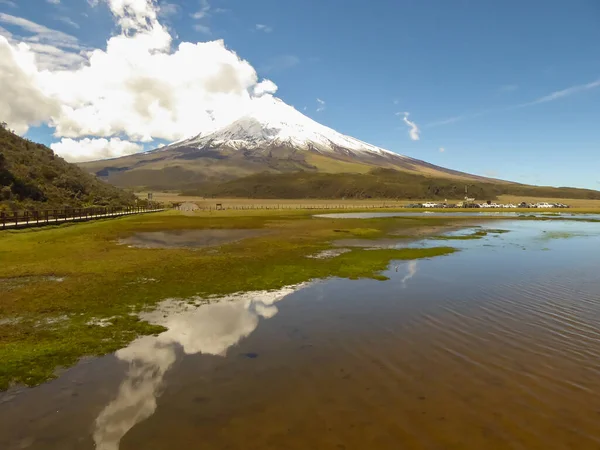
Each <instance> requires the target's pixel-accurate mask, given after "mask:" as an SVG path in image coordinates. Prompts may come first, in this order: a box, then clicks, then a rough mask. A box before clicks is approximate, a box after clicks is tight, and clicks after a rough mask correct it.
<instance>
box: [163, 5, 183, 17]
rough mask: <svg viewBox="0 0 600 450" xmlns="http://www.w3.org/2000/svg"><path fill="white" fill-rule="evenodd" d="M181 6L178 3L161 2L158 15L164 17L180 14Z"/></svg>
mask: <svg viewBox="0 0 600 450" xmlns="http://www.w3.org/2000/svg"><path fill="white" fill-rule="evenodd" d="M180 9H181V7H180V6H179V5H178V4H177V3H168V2H161V3H159V5H158V15H159V16H163V17H169V16H174V15H176V14H179V10H180Z"/></svg>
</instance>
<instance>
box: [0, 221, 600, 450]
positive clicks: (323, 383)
mask: <svg viewBox="0 0 600 450" xmlns="http://www.w3.org/2000/svg"><path fill="white" fill-rule="evenodd" d="M492 226H493V227H494V228H503V229H507V230H510V232H509V233H505V234H490V235H488V236H486V237H484V238H483V239H480V240H475V241H448V242H449V243H451V245H456V246H458V247H459V248H460V249H461V251H460V252H458V253H455V254H453V255H449V256H444V257H439V258H433V259H429V260H419V261H410V262H403V263H392V264H391V266H390V268H389V269H388V270H387V271H386V273H385V275H387V276H388V277H390V280H388V281H385V282H380V281H373V280H357V281H350V280H341V279H330V280H325V281H317V282H313V283H310V284H307V285H303V286H297V287H290V288H287V289H284V290H281V291H278V292H271V293H264V292H263V293H260V292H259V293H251V294H247V295H233V296H230V297H228V298H225V299H222V300H221V301H219V302H213V303H210V304H202V301H201V300H200V299H186V301H185V302H183V303H173V302H166V303H164V304H163V305H162V310H161V311H160V312H159V313H156V314H154V316H150V317H149V319H150V320H154V321H159V322H161V323H164V324H165V325H166V326H167V327H168V328H169V331H167V332H165V333H163V334H161V335H159V336H157V337H154V336H147V337H143V338H141V339H139V340H137V341H135V342H133V343H132V344H131V345H130V346H128V347H127V348H125V349H122V350H120V351H119V352H117V353H116V354H115V355H109V356H106V357H103V358H98V359H92V358H90V359H87V360H85V361H82V362H81V363H80V364H78V365H77V366H75V367H73V368H71V369H68V370H66V371H64V373H62V374H61V376H60V377H59V378H58V379H57V380H54V381H52V382H50V383H47V384H44V385H42V386H39V387H37V388H34V389H13V390H11V391H9V392H7V393H4V394H0V419H1V420H0V448H3V449H4V448H7V449H20V448H28V449H61V450H67V449H93V448H97V449H101V450H116V449H149V450H150V449H165V448H176V449H197V448H207V449H306V448H314V449H365V448H376V449H394V450H397V449H473V450H475V449H477V450H480V449H528V450H530V449H534V450H535V449H540V450H541V449H544V450H546V449H550V448H552V449H598V448H600V427H598V420H599V418H600V395H599V393H600V330H599V325H598V323H599V320H600V277H598V275H597V273H598V267H600V252H599V251H598V249H599V248H600V236H599V234H600V227H599V226H598V225H597V224H594V223H587V222H563V221H552V222H546V221H544V222H524V221H503V222H498V221H494V223H493V224H492V225H490V227H492ZM485 227H486V226H485V225H484V228H485ZM468 232H469V230H464V231H461V232H458V231H457V232H455V233H468ZM439 243H440V241H422V242H417V243H412V244H411V245H424V246H426V245H439ZM190 303H193V304H190Z"/></svg>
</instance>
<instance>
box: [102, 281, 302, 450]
mask: <svg viewBox="0 0 600 450" xmlns="http://www.w3.org/2000/svg"><path fill="white" fill-rule="evenodd" d="M305 285H306V284H304V285H298V286H290V287H285V288H282V289H280V290H277V291H255V292H247V293H244V294H233V295H230V296H227V297H223V298H220V299H217V300H218V301H213V302H212V303H209V304H205V305H202V306H200V307H198V306H196V305H190V304H189V303H188V302H184V301H181V300H166V301H164V302H162V303H160V304H159V306H158V308H157V309H156V310H155V311H153V312H151V313H146V314H143V315H142V318H143V319H144V320H147V321H149V322H151V323H155V324H158V325H163V326H164V327H166V328H168V330H167V331H165V332H164V333H162V334H160V335H158V336H144V337H141V338H139V339H136V340H135V341H134V342H132V343H131V344H130V345H129V346H128V347H126V348H123V349H121V350H119V351H117V352H116V356H117V358H119V359H120V360H122V361H127V362H129V364H130V365H129V371H128V372H127V376H126V378H125V380H124V381H123V382H122V383H121V386H120V387H119V391H118V393H117V396H116V398H115V399H114V400H113V401H111V402H110V403H109V404H108V405H107V406H106V408H104V410H103V411H102V412H101V413H100V415H99V416H98V418H97V419H96V426H95V431H94V442H95V444H96V449H98V450H117V449H118V448H119V443H120V441H121V439H122V438H123V436H124V435H125V434H126V433H127V432H128V431H129V430H130V429H131V428H133V427H134V426H135V425H136V424H138V423H140V422H142V421H143V420H146V419H147V418H148V417H150V416H151V415H152V414H154V411H155V410H156V399H157V397H158V395H159V388H160V386H161V383H162V380H163V378H164V375H165V373H166V372H167V371H168V370H169V368H170V367H171V366H172V365H173V363H174V362H175V360H176V353H175V352H176V348H177V345H179V346H181V347H182V348H183V351H184V352H185V354H187V355H193V354H197V353H202V354H208V355H217V356H225V354H226V352H227V349H229V348H230V347H231V346H233V345H235V344H237V343H238V342H239V341H240V340H241V339H243V338H245V337H247V336H248V335H250V334H251V333H252V332H253V331H254V330H255V329H256V327H257V326H258V323H259V320H260V318H261V317H262V318H264V319H269V318H271V317H273V316H275V315H276V314H277V312H278V310H277V307H276V306H275V305H274V303H276V302H278V301H280V300H282V299H283V298H284V297H286V296H288V295H290V294H292V293H293V292H295V291H296V290H298V289H300V288H301V287H304V286H305ZM193 300H194V299H193ZM197 300H200V299H197Z"/></svg>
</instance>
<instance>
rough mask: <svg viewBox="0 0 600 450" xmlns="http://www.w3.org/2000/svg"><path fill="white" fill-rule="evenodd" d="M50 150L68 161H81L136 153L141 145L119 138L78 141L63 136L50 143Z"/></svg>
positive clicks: (140, 148)
mask: <svg viewBox="0 0 600 450" xmlns="http://www.w3.org/2000/svg"><path fill="white" fill-rule="evenodd" d="M50 147H51V148H52V150H54V151H55V152H56V153H58V154H59V155H61V156H62V157H63V158H65V159H66V160H68V161H71V162H81V161H89V160H96V159H106V158H117V157H119V156H125V155H130V154H132V153H137V152H139V151H141V150H142V149H143V147H142V146H141V145H139V144H136V143H135V142H130V141H122V140H121V139H119V138H115V137H113V138H110V139H105V138H100V139H90V138H84V139H80V140H78V141H76V140H73V139H70V138H63V139H62V140H61V141H60V142H55V143H54V144H52V145H50Z"/></svg>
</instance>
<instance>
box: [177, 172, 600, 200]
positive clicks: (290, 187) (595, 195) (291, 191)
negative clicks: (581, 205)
mask: <svg viewBox="0 0 600 450" xmlns="http://www.w3.org/2000/svg"><path fill="white" fill-rule="evenodd" d="M465 186H468V192H469V196H470V197H475V198H477V199H480V200H482V199H485V200H495V199H496V198H497V197H498V196H499V195H502V194H510V195H520V196H538V197H548V198H584V199H600V192H599V191H593V190H588V189H576V188H566V187H565V188H554V187H544V186H529V185H523V184H516V183H488V182H474V181H472V180H456V179H450V178H431V177H426V176H423V175H418V174H411V173H406V172H401V171H396V170H392V169H374V170H372V171H371V172H369V173H367V174H352V173H338V174H331V173H311V172H297V173H288V174H270V173H261V174H256V175H252V176H249V177H244V178H238V179H235V180H231V181H227V182H223V183H219V184H205V185H203V186H199V187H198V188H196V189H189V190H187V191H185V192H184V193H185V194H191V195H203V196H216V197H240V198H289V199H299V198H357V199H359V198H399V199H415V200H417V199H445V198H448V199H456V198H462V197H464V193H465Z"/></svg>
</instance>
